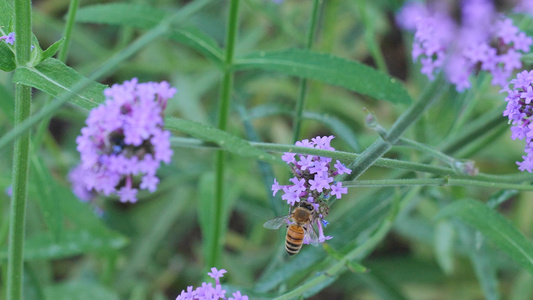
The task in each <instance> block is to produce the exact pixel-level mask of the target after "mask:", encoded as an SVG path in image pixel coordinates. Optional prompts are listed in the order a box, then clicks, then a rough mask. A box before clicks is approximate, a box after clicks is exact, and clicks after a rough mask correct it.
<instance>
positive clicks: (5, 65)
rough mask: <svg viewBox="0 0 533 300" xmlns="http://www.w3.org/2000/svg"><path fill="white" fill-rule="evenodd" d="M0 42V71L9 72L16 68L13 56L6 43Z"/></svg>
mask: <svg viewBox="0 0 533 300" xmlns="http://www.w3.org/2000/svg"><path fill="white" fill-rule="evenodd" d="M0 42H1V43H0V70H2V71H6V72H11V71H13V70H15V68H16V67H17V65H16V64H15V54H14V53H13V51H12V50H11V48H9V46H8V45H7V44H6V43H4V42H3V41H0Z"/></svg>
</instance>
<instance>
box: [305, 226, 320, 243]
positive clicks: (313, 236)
mask: <svg viewBox="0 0 533 300" xmlns="http://www.w3.org/2000/svg"><path fill="white" fill-rule="evenodd" d="M305 229H306V230H305V235H306V237H307V240H308V241H309V244H311V245H313V246H315V247H316V246H318V233H317V232H316V230H315V227H313V225H312V224H309V225H308V226H306V227H305Z"/></svg>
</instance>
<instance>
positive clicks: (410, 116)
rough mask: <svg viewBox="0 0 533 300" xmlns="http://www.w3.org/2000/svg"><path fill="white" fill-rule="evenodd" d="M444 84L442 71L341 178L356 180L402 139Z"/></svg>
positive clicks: (342, 179) (341, 179)
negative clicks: (349, 172)
mask: <svg viewBox="0 0 533 300" xmlns="http://www.w3.org/2000/svg"><path fill="white" fill-rule="evenodd" d="M444 86H446V85H445V84H444V83H443V75H442V73H440V74H439V75H438V77H437V79H435V81H433V82H432V83H431V85H430V86H429V87H428V88H427V89H426V90H425V91H424V92H423V93H422V95H421V96H420V98H419V99H418V101H417V102H416V103H415V104H414V105H413V106H411V107H410V108H409V109H408V110H407V111H406V112H405V113H404V114H402V115H401V116H400V117H399V118H398V119H397V120H396V122H395V123H394V124H393V125H392V127H391V129H390V130H389V131H388V132H387V134H386V135H385V136H384V137H383V138H382V139H379V140H377V141H375V142H374V143H373V144H372V145H370V146H369V147H368V148H367V149H365V151H363V153H361V155H360V156H359V157H357V159H355V160H354V161H353V162H352V163H351V164H350V165H349V166H348V168H350V169H351V170H352V173H351V174H346V175H345V176H342V175H341V177H340V178H339V180H340V181H344V180H354V179H356V178H357V177H359V176H361V174H363V173H364V172H365V171H366V170H367V169H368V168H369V167H370V166H372V165H373V164H374V163H375V162H376V161H377V160H378V159H379V158H380V157H381V156H383V154H385V153H386V152H387V151H388V150H389V149H390V148H391V147H392V145H394V144H395V143H396V142H397V141H398V140H399V139H400V137H401V135H402V134H403V133H404V132H405V130H407V128H408V127H409V126H411V125H412V124H413V123H414V122H415V121H417V120H418V119H419V118H420V116H421V115H422V114H423V113H424V112H425V111H426V110H427V109H428V108H429V106H430V105H431V104H432V103H433V102H434V100H435V99H436V98H437V97H438V95H439V94H440V91H441V90H442V89H443V87H444Z"/></svg>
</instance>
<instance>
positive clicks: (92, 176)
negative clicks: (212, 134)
mask: <svg viewBox="0 0 533 300" xmlns="http://www.w3.org/2000/svg"><path fill="white" fill-rule="evenodd" d="M175 93H176V89H175V88H173V87H171V86H170V85H169V84H168V83H167V82H165V81H163V82H161V83H157V82H146V83H138V82H137V79H136V78H134V79H132V80H131V81H125V82H124V83H123V84H115V85H113V86H112V87H111V88H107V89H106V90H105V91H104V95H105V96H106V101H105V103H103V104H101V105H100V106H98V107H97V108H95V109H93V110H92V111H91V112H90V113H89V117H88V118H87V120H86V124H87V126H86V127H84V128H82V130H81V135H80V136H78V138H77V139H76V142H77V143H78V147H77V149H78V151H79V152H80V155H81V164H80V165H79V166H78V167H76V168H75V169H74V170H73V171H72V172H71V174H70V175H69V177H70V179H71V181H72V184H73V187H74V192H75V193H76V195H77V196H78V197H80V198H81V199H88V196H90V193H93V192H96V193H101V194H104V195H106V196H108V195H111V194H116V195H118V196H119V197H120V201H122V202H136V201H137V192H138V190H140V189H141V190H142V189H146V190H148V191H150V192H154V191H155V190H156V188H157V184H158V183H159V178H158V177H157V176H156V171H157V169H158V168H159V166H160V164H161V162H165V163H167V164H168V163H169V162H170V159H171V157H172V150H171V149H170V141H169V138H170V132H169V131H167V130H164V129H163V125H164V124H163V113H164V109H165V107H166V105H167V100H168V99H169V98H171V97H172V96H173V95H174V94H175Z"/></svg>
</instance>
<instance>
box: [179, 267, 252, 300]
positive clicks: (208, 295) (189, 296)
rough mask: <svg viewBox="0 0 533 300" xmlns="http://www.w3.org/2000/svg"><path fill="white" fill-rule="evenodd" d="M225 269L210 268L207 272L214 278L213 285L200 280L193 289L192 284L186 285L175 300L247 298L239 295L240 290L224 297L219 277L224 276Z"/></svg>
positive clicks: (234, 299)
mask: <svg viewBox="0 0 533 300" xmlns="http://www.w3.org/2000/svg"><path fill="white" fill-rule="evenodd" d="M224 273H226V270H224V269H221V270H217V268H211V272H209V273H207V275H209V276H210V277H211V278H213V279H215V286H213V284H212V283H210V282H209V283H206V282H202V286H199V287H197V288H196V289H194V288H193V287H192V286H189V287H187V290H183V291H181V294H180V295H179V296H178V297H177V298H176V300H219V299H228V300H248V296H246V295H241V292H240V291H236V292H235V293H233V297H229V298H226V290H223V289H222V286H221V285H220V280H219V279H220V278H222V277H224Z"/></svg>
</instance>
